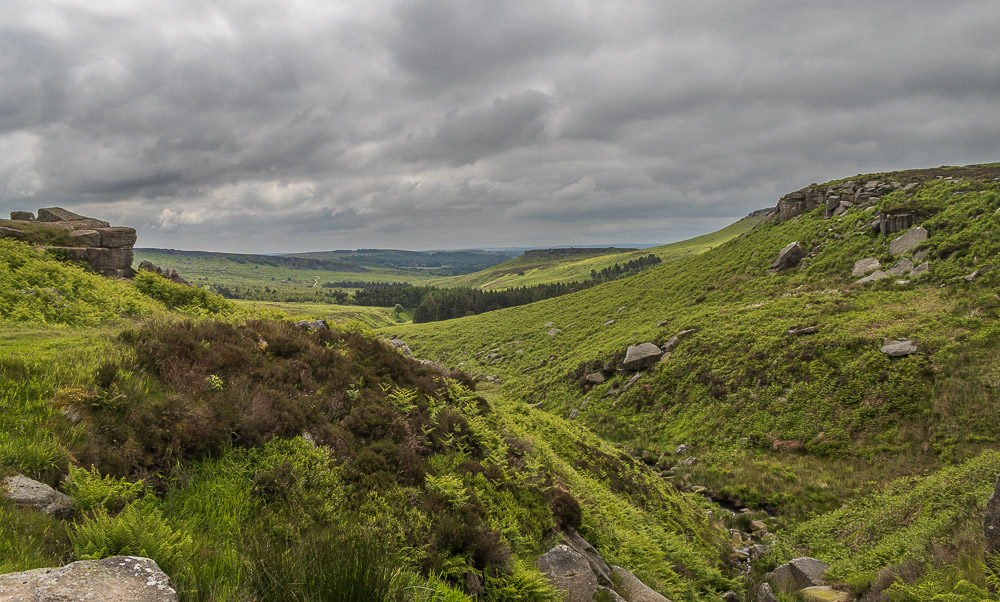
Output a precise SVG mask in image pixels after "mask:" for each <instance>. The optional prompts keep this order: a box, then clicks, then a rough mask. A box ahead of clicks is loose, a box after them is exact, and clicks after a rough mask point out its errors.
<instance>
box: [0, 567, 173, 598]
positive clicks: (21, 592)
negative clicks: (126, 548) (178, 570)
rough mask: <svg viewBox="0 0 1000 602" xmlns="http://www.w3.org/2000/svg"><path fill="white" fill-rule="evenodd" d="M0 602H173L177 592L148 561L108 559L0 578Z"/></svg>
mask: <svg viewBox="0 0 1000 602" xmlns="http://www.w3.org/2000/svg"><path fill="white" fill-rule="evenodd" d="M0 600H16V601H21V600H23V601H24V602H29V601H30V602H48V601H52V602H55V601H57V600H88V601H90V602H120V601H122V600H128V601H129V602H176V600H177V592H176V590H174V585H173V583H172V582H171V581H170V577H168V576H167V575H166V573H164V572H163V571H162V570H160V567H159V566H157V564H156V563H155V562H153V561H152V560H150V559H149V558H139V557H137V556H112V557H111V558H105V559H103V560H81V561H79V562H73V563H70V564H67V565H66V566H63V567H58V568H48V569H35V570H32V571H24V572H22V573H9V574H6V575H0Z"/></svg>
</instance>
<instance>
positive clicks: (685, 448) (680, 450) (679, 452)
mask: <svg viewBox="0 0 1000 602" xmlns="http://www.w3.org/2000/svg"><path fill="white" fill-rule="evenodd" d="M689 451H691V447H690V446H689V445H688V444H687V443H681V444H680V445H678V446H677V449H675V450H674V455H675V456H683V455H684V454H686V453H688V452H689Z"/></svg>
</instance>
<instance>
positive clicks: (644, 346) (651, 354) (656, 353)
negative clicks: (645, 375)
mask: <svg viewBox="0 0 1000 602" xmlns="http://www.w3.org/2000/svg"><path fill="white" fill-rule="evenodd" d="M661 355H663V352H662V351H661V350H660V348H659V347H657V346H656V345H654V344H652V343H641V344H639V345H633V346H631V347H629V348H628V350H627V351H626V352H625V361H624V362H622V368H624V369H625V370H642V369H643V368H648V367H649V366H652V365H653V364H655V363H656V362H658V361H659V360H660V356H661Z"/></svg>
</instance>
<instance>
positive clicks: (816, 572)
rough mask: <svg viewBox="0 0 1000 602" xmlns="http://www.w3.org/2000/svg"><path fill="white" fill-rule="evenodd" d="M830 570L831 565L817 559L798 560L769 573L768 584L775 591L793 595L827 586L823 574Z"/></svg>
mask: <svg viewBox="0 0 1000 602" xmlns="http://www.w3.org/2000/svg"><path fill="white" fill-rule="evenodd" d="M829 568H830V565H828V564H827V563H825V562H823V561H820V560H816V559H815V558H805V557H803V558H796V559H795V560H792V561H790V562H788V563H786V564H783V565H781V566H779V567H778V568H776V569H774V570H773V571H771V572H770V573H768V574H767V582H768V583H770V584H771V587H773V588H774V589H776V590H778V591H780V592H785V593H788V594H791V593H795V592H797V591H799V590H801V589H805V588H807V587H813V586H817V585H826V581H824V580H823V573H825V572H826V571H827V569H829ZM758 596H759V593H758Z"/></svg>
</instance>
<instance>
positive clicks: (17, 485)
mask: <svg viewBox="0 0 1000 602" xmlns="http://www.w3.org/2000/svg"><path fill="white" fill-rule="evenodd" d="M3 484H4V486H3V491H2V493H3V496H4V497H6V498H7V499H9V500H10V501H12V502H14V503H15V504H18V505H19V506H26V507H28V508H34V509H35V510H39V511H41V512H44V513H45V514H50V515H55V516H64V515H66V514H69V513H70V512H71V511H72V510H73V500H72V499H71V498H70V497H69V496H68V495H66V494H65V493H60V492H58V491H56V490H55V489H53V488H51V487H49V486H48V485H46V484H45V483H39V482H38V481H35V480H32V479H29V478H28V477H26V476H24V475H19V474H16V475H14V476H11V477H7V478H6V479H4V482H3Z"/></svg>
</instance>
